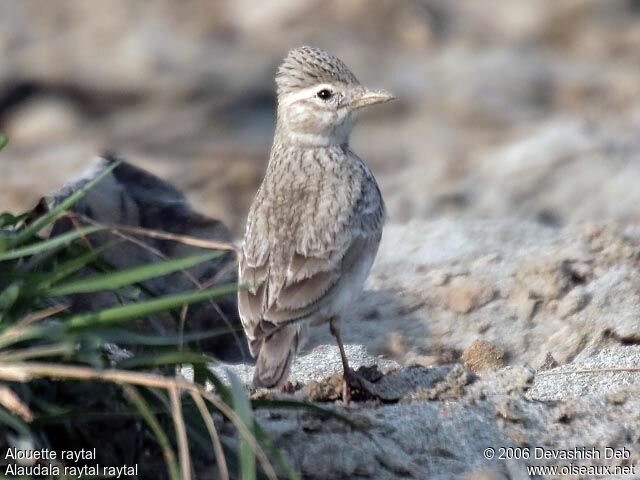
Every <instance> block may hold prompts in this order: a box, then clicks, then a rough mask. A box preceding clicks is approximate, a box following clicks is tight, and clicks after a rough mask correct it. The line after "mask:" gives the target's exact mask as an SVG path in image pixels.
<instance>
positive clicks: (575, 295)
mask: <svg viewBox="0 0 640 480" xmlns="http://www.w3.org/2000/svg"><path fill="white" fill-rule="evenodd" d="M589 299H590V296H589V293H587V291H586V289H585V288H583V287H582V286H576V287H575V288H573V289H572V290H571V291H570V292H569V293H567V294H566V295H565V296H564V298H562V300H561V301H560V302H559V303H558V315H560V317H562V318H566V317H568V316H570V315H573V314H574V313H576V312H579V311H580V310H582V309H583V308H584V307H585V306H586V305H587V304H588V303H589Z"/></svg>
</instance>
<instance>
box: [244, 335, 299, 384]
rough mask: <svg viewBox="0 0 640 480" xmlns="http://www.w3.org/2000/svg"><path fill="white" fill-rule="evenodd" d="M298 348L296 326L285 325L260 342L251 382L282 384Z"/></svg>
mask: <svg viewBox="0 0 640 480" xmlns="http://www.w3.org/2000/svg"><path fill="white" fill-rule="evenodd" d="M297 350H298V328H297V327H296V326H295V325H287V326H286V327H282V328H280V329H279V330H277V331H276V332H275V333H274V334H272V335H271V336H270V337H268V338H267V339H265V340H264V341H263V342H262V346H261V347H260V353H259V354H258V361H257V362H256V370H255V373H254V375H253V384H254V385H255V386H256V387H263V388H272V387H275V386H280V385H282V384H283V383H284V382H285V381H286V380H287V377H288V376H289V370H290V369H291V364H292V363H293V359H294V358H295V355H296V352H297Z"/></svg>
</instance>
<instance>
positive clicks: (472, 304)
mask: <svg viewBox="0 0 640 480" xmlns="http://www.w3.org/2000/svg"><path fill="white" fill-rule="evenodd" d="M494 296H495V291H494V290H493V289H492V288H491V287H490V286H488V285H484V284H483V283H481V282H479V281H477V280H473V279H470V278H466V277H456V278H454V279H453V280H452V281H451V284H450V285H449V287H448V288H447V293H446V302H447V307H448V308H449V309H451V310H453V311H454V312H457V313H469V312H470V311H472V310H475V309H477V308H480V307H482V306H483V305H486V304H487V303H489V302H490V301H491V300H493V297H494Z"/></svg>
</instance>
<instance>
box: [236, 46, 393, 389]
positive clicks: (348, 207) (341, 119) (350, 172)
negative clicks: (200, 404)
mask: <svg viewBox="0 0 640 480" xmlns="http://www.w3.org/2000/svg"><path fill="white" fill-rule="evenodd" d="M276 84H277V89H278V119H277V126H276V132H275V137H274V139H273V146H272V149H271V156H270V159H269V165H268V167H267V172H266V174H265V178H264V180H263V182H262V185H261V186H260V189H259V190H258V193H257V194H256V197H255V199H254V201H253V204H252V206H251V210H250V212H249V217H248V220H247V227H246V232H245V236H244V241H243V247H242V248H243V253H244V258H243V260H242V262H241V264H240V269H239V272H240V279H239V281H240V283H241V284H243V285H246V286H248V289H244V290H242V291H240V293H239V295H238V306H239V311H240V318H241V320H242V324H243V326H244V330H245V333H246V335H247V339H248V342H249V348H250V350H251V354H252V355H253V356H254V357H256V356H257V357H258V360H257V364H256V369H255V375H254V384H255V385H256V386H259V387H274V386H278V385H282V384H283V383H284V382H285V381H286V380H287V377H288V374H289V370H290V368H291V364H292V362H293V360H294V357H295V355H296V353H297V351H298V349H299V348H300V346H301V344H302V342H303V339H304V336H305V333H306V331H307V330H308V327H309V326H312V325H319V324H322V323H326V322H328V323H329V326H330V329H331V333H332V334H333V336H334V337H335V338H336V341H337V343H338V346H339V348H340V353H341V359H342V364H343V367H344V374H345V379H346V380H347V381H350V379H353V378H354V377H355V374H354V372H353V371H351V370H350V368H349V364H348V360H347V357H346V355H345V351H344V347H343V344H342V340H341V338H340V328H339V325H340V317H341V315H342V314H343V312H345V310H346V308H347V307H348V306H349V305H350V304H351V303H352V302H353V301H354V299H356V298H357V296H358V295H359V294H360V292H361V290H362V287H363V284H364V281H365V279H366V278H367V275H368V274H369V270H370V268H371V265H372V263H373V260H374V258H375V256H376V252H377V250H378V244H379V243H380V236H381V234H382V227H383V224H384V221H385V207H384V202H383V200H382V196H381V194H380V189H379V188H378V185H377V183H376V181H375V178H374V177H373V174H372V173H371V170H370V169H369V167H367V165H366V164H365V163H364V162H363V161H362V160H361V159H360V158H359V157H358V156H357V155H356V154H355V153H354V152H353V151H352V150H351V148H350V147H349V135H350V133H351V130H352V128H353V125H354V122H355V120H356V116H357V114H358V111H359V110H360V109H362V108H363V107H367V106H369V105H374V104H378V103H383V102H387V101H389V100H391V99H393V98H394V97H393V96H392V95H390V94H389V93H387V92H384V91H380V90H370V89H368V88H366V87H364V86H363V85H361V84H360V82H359V81H358V80H357V79H356V77H355V75H354V74H353V73H351V71H350V70H349V69H348V68H347V66H346V65H345V64H344V63H343V62H342V61H341V60H340V59H338V58H336V57H334V56H333V55H330V54H328V53H326V52H324V51H322V50H319V49H316V48H311V47H301V48H296V49H294V50H291V51H290V52H289V54H288V55H287V57H286V58H285V59H284V61H283V63H282V64H281V65H280V67H279V69H278V72H277V74H276Z"/></svg>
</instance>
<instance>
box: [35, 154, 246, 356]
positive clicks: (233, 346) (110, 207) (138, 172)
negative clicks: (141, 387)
mask: <svg viewBox="0 0 640 480" xmlns="http://www.w3.org/2000/svg"><path fill="white" fill-rule="evenodd" d="M115 161H117V159H116V158H115V157H105V158H103V159H101V160H100V161H99V162H98V163H97V164H96V165H95V166H94V168H92V169H91V170H89V171H87V172H86V174H85V175H84V176H83V177H82V178H80V179H78V180H75V181H71V182H68V183H67V184H66V185H65V186H64V187H62V188H61V189H59V190H57V191H55V192H54V193H52V194H51V195H49V196H48V197H47V198H46V199H43V202H42V204H41V206H42V207H43V208H53V207H54V206H56V205H58V204H59V203H60V202H61V201H63V200H64V199H65V198H67V197H68V196H69V195H72V194H73V193H74V192H76V191H77V190H78V189H80V188H81V187H82V186H83V185H85V184H86V183H87V182H88V181H90V180H91V179H93V178H94V177H95V176H96V175H97V174H98V173H100V172H101V171H102V170H103V169H104V168H106V167H107V166H109V165H111V164H112V163H114V162H115ZM70 211H71V212H72V213H73V214H75V215H76V219H75V222H77V223H78V224H80V225H82V224H87V223H88V222H98V223H101V224H104V225H112V226H116V227H120V228H121V229H125V230H123V231H120V232H119V233H120V235H121V236H117V235H116V234H115V233H113V232H110V231H103V232H96V233H93V234H90V235H87V239H88V241H89V242H91V244H92V245H93V246H95V247H100V246H104V245H108V244H114V243H115V244H114V245H113V246H112V247H111V248H109V249H108V250H106V251H105V252H103V253H102V257H103V258H104V259H105V260H106V261H108V262H109V263H110V264H112V265H114V266H115V267H117V268H120V269H124V268H130V267H134V266H137V265H142V264H149V263H152V262H154V261H156V260H157V259H162V258H180V257H185V256H188V255H193V254H195V253H203V249H202V248H199V247H196V246H192V245H191V244H189V242H188V241H187V242H183V241H176V240H174V241H169V240H167V239H165V238H162V237H158V238H156V237H155V236H154V235H146V236H145V235H141V234H139V233H138V232H136V231H131V230H126V229H128V228H129V229H131V228H133V229H142V230H147V231H149V230H152V231H155V232H163V233H165V234H170V235H175V236H177V237H178V238H179V239H181V237H189V238H196V239H198V238H199V239H203V240H205V241H209V242H219V243H220V244H221V245H223V246H226V247H225V248H227V250H226V251H223V254H222V255H220V256H219V257H218V258H214V259H211V260H209V261H206V262H202V263H200V264H198V265H196V266H194V267H192V268H190V269H189V272H188V274H187V273H185V272H184V271H178V272H174V273H171V274H168V275H164V276H161V277H156V278H153V279H150V280H146V281H144V282H142V284H143V285H144V287H145V288H146V289H148V290H149V291H151V292H155V293H156V294H157V295H172V294H176V293H180V292H185V291H188V290H195V289H198V288H200V287H201V286H202V285H204V284H208V285H211V286H213V285H216V284H218V285H220V284H226V283H233V282H235V281H236V279H235V277H236V268H235V265H236V261H235V252H234V251H233V250H232V249H230V247H228V246H229V245H230V234H229V231H228V230H227V228H226V227H225V226H224V224H222V223H221V222H219V221H218V220H215V219H211V218H207V217H205V216H203V215H201V214H199V213H197V212H195V211H194V210H193V209H192V208H191V206H190V205H189V203H188V202H187V200H186V198H185V197H184V195H182V194H181V193H180V192H179V191H177V190H176V189H175V188H174V187H173V186H172V185H171V184H169V183H168V182H165V181H163V180H161V179H159V178H157V177H155V176H153V175H151V174H150V173H148V172H146V171H145V170H142V169H139V168H137V167H134V166H133V165H131V164H129V163H127V162H122V163H121V164H120V165H118V166H117V167H116V168H115V169H113V171H112V172H111V173H110V174H109V175H107V176H106V177H105V178H104V179H103V180H101V181H100V182H99V183H98V184H97V185H96V186H95V187H94V188H92V189H91V190H90V191H89V193H87V194H86V195H85V196H84V197H83V198H82V199H80V201H78V202H76V203H75V204H74V205H73V206H72V207H71V209H70ZM73 227H74V225H73V223H72V222H71V221H70V220H69V218H67V217H62V218H61V219H59V220H57V221H56V222H55V223H54V225H53V228H52V230H51V236H56V235H60V234H62V233H64V232H66V231H68V230H69V229H71V228H73ZM122 235H124V237H122ZM122 238H125V239H126V241H125V242H117V243H116V242H114V240H116V239H118V240H121V239H122ZM91 274H92V272H91V269H89V268H87V269H82V270H80V271H79V272H78V273H77V274H75V275H74V277H76V278H82V277H83V276H86V275H91ZM138 298H140V299H145V298H147V294H146V293H145V292H144V291H141V292H140V293H139V295H138ZM65 300H66V301H68V302H70V303H71V305H72V306H71V310H73V311H76V312H78V311H97V310H100V309H104V308H108V307H110V306H113V305H114V304H117V303H119V300H118V297H117V295H116V294H114V293H111V292H106V291H105V292H92V293H90V294H76V295H73V296H71V297H69V298H66V299H65ZM156 317H157V318H155V319H154V320H153V321H152V320H150V319H139V320H137V321H136V325H137V327H138V328H139V329H140V330H142V331H157V329H158V328H163V330H164V332H165V333H166V334H175V333H177V332H178V328H179V327H178V325H177V323H176V320H175V319H174V317H172V316H171V315H170V314H168V313H167V314H158V315H157V316H156ZM239 326H240V320H239V317H238V314H237V306H236V294H235V293H231V294H227V295H223V296H220V297H218V298H216V299H214V300H212V301H210V302H209V301H206V302H198V303H194V304H192V305H190V306H189V308H188V309H187V310H186V317H185V329H186V331H190V332H198V333H203V332H208V331H215V330H216V329H218V330H219V331H220V334H219V335H214V336H212V337H211V338H207V339H203V340H201V341H200V344H201V347H202V348H203V350H205V351H206V352H208V353H209V354H212V355H214V356H216V357H218V358H227V359H228V360H232V359H239V358H240V359H241V358H243V357H244V358H248V352H247V349H246V346H245V344H246V342H245V340H244V338H242V337H240V336H239V335H236V334H235V333H234V332H235V331H236V330H237V329H238V328H239ZM224 332H228V333H224Z"/></svg>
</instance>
